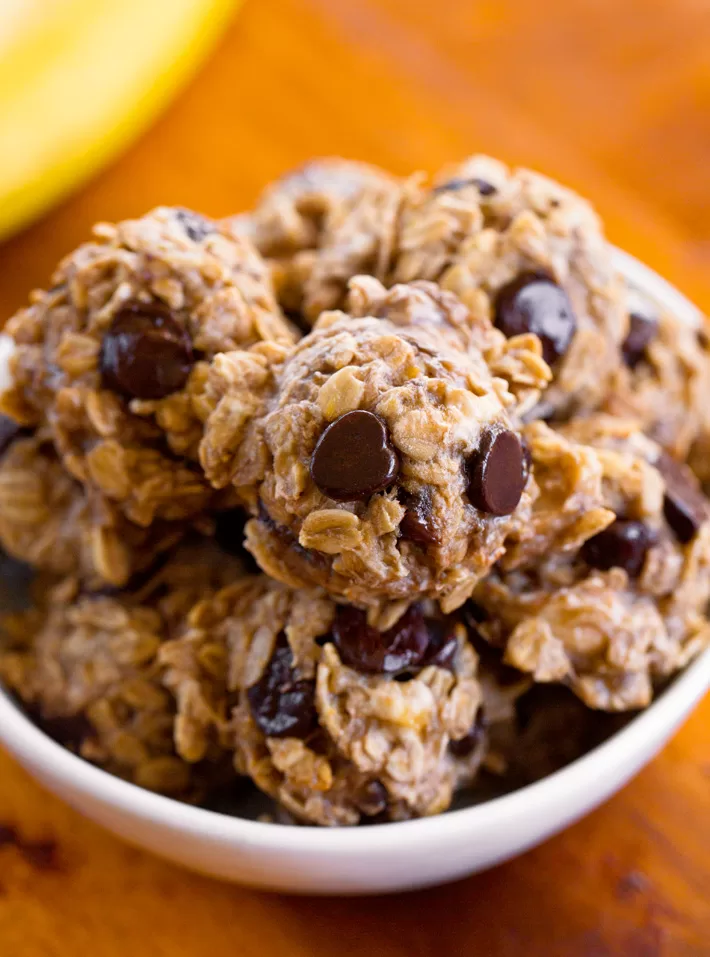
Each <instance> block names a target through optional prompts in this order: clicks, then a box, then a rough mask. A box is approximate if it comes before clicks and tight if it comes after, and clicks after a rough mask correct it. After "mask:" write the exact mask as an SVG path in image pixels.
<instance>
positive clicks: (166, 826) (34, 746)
mask: <svg viewBox="0 0 710 957" xmlns="http://www.w3.org/2000/svg"><path fill="white" fill-rule="evenodd" d="M615 255H616V257H617V262H618V266H619V268H620V270H621V271H622V272H623V274H624V275H625V277H626V278H627V280H628V281H629V283H630V284H631V285H633V286H634V287H636V288H637V289H639V290H640V291H642V292H643V293H644V294H645V295H647V296H649V297H650V298H651V299H655V300H656V301H657V302H658V303H659V304H661V305H662V306H664V307H666V308H667V309H669V310H671V311H673V312H675V313H676V314H677V315H679V316H682V317H683V318H685V320H686V321H688V322H689V323H693V324H696V323H697V322H698V317H699V313H698V310H697V309H696V308H695V307H694V306H693V305H692V304H691V303H689V302H688V300H686V299H685V298H684V297H683V296H682V295H681V294H680V293H679V292H678V291H677V290H675V289H674V288H673V287H672V286H670V285H669V284H668V283H666V282H665V281H664V280H662V279H661V278H660V277H658V276H657V275H656V274H655V273H654V272H653V271H652V270H650V269H649V268H648V267H646V266H644V265H643V264H641V263H639V262H638V261H637V260H635V259H634V258H633V257H631V256H629V255H628V254H627V253H623V252H621V251H617V252H616V253H615ZM709 687H710V650H709V651H707V652H705V653H704V654H703V655H702V656H701V657H700V658H698V659H697V660H696V661H695V662H694V663H693V664H692V665H690V666H689V667H688V668H687V669H686V670H685V672H683V673H682V674H681V675H679V676H678V677H677V678H676V679H675V680H674V681H673V683H672V684H671V686H670V687H669V688H668V689H667V690H666V691H664V692H663V694H661V695H660V697H659V698H658V699H657V700H656V702H655V703H654V704H653V705H652V706H651V707H650V708H648V709H647V710H646V711H644V712H643V713H641V714H640V715H638V716H637V717H635V718H633V719H631V720H630V721H629V723H628V724H627V725H626V727H624V728H623V730H621V731H619V732H617V733H615V734H613V735H612V736H611V737H610V738H609V739H608V740H607V741H605V742H604V743H603V744H601V745H600V746H598V747H597V748H595V749H594V750H592V751H590V752H589V753H587V754H586V755H584V756H583V757H581V758H579V759H578V760H576V761H574V762H572V763H571V764H569V765H567V766H566V767H565V768H563V769H562V770H560V771H557V772H556V773H554V774H551V775H549V776H548V777H545V778H544V779H542V780H540V781H538V782H536V783H534V784H531V785H529V786H527V787H522V788H520V789H519V790H517V791H514V792H512V793H510V794H507V795H505V796H502V797H497V798H494V799H492V800H490V801H487V802H485V803H482V804H477V805H475V806H472V807H467V808H462V809H461V810H454V811H450V812H448V813H446V814H443V815H440V816H438V817H432V818H424V819H421V820H415V821H407V822H402V823H396V824H382V825H377V826H370V827H359V828H352V829H333V830H331V829H317V828H305V827H298V826H293V825H281V824H272V823H263V822H261V821H258V820H248V819H244V818H241V817H233V816H229V815H225V814H219V813H216V812H214V811H210V810H206V809H203V808H199V807H192V806H188V805H184V804H181V803H179V802H177V801H173V800H171V799H169V798H165V797H162V796H160V795H157V794H152V793H150V792H148V791H144V790H142V789H140V788H138V787H135V786H134V785H132V784H128V783H127V782H125V781H123V780H120V779H118V778H115V777H113V776H111V775H109V774H107V773H106V772H104V771H102V770H100V769H99V768H96V767H94V766H92V765H90V764H88V763H87V762H85V761H83V760H81V759H80V758H78V757H76V756H75V755H73V754H72V753H71V752H69V751H67V750H66V749H65V748H63V747H61V746H60V745H58V744H56V743H55V742H54V741H53V740H52V739H51V738H49V737H47V735H45V734H44V733H43V732H42V731H41V730H39V728H37V727H36V726H35V725H34V724H33V723H32V722H31V721H30V720H29V719H28V718H27V717H25V715H24V714H23V713H22V712H21V711H20V709H19V708H18V707H17V706H16V705H15V703H14V702H13V701H12V699H11V698H10V697H9V695H8V694H7V693H5V692H4V691H2V689H0V740H1V741H2V742H3V744H4V745H5V746H6V747H7V749H8V750H9V751H10V752H12V753H13V754H14V755H15V756H16V757H17V759H18V760H19V761H20V762H21V763H22V764H23V765H24V766H25V767H26V768H27V769H28V770H29V771H30V772H31V773H32V774H33V775H35V777H37V778H38V779H39V780H40V781H41V782H43V783H44V784H45V785H46V786H47V787H48V788H49V789H50V790H52V791H54V792H55V793H56V794H58V795H59V796H60V797H62V798H64V799H65V800H66V801H67V802H68V803H70V804H72V805H73V806H74V807H76V808H77V809H78V810H80V811H81V812H82V813H84V814H86V815H87V816H88V817H90V818H92V819H93V820H95V821H97V822H98V823H100V824H102V825H104V826H105V827H107V828H108V829H109V830H111V831H113V832H114V833H116V834H118V835H120V836H121V837H123V838H124V839H126V840H128V841H130V842H131V843H133V844H136V845H138V846H141V847H145V848H147V849H148V850H151V851H153V852H155V853H158V854H161V855H163V856H164V857H166V858H168V859H170V860H173V861H176V862H178V863H181V864H184V865H186V866H188V867H191V868H194V869H196V870H198V871H202V872H204V873H208V874H212V875H214V876H217V877H221V878H225V879H228V880H235V881H240V882H243V883H248V884H252V885H254V886H258V887H263V888H268V889H272V890H283V891H290V892H300V893H327V894H334V893H339V894H354V893H378V892H387V891H395V890H405V889H409V888H414V887H422V886H427V885H430V884H435V883H439V882H441V881H445V880H451V879H455V878H458V877H461V876H464V875H465V874H470V873H473V872H475V871H479V870H483V869H484V868H486V867H490V866H492V865H493V864H496V863H498V862H500V861H502V860H505V859H507V858H509V857H511V856H514V855H515V854H518V853H520V852H522V851H523V850H526V849H527V848H529V847H531V846H534V845H535V844H537V843H539V842H540V841H542V840H544V839H545V838H547V837H549V836H550V835H551V834H554V833H556V832H557V831H559V830H561V829H562V828H564V827H565V826H567V825H568V824H569V823H571V822H572V821H574V820H576V819H577V818H579V817H581V816H582V815H583V814H585V813H587V812H588V811H589V810H591V809H592V808H593V807H595V806H596V805H598V804H599V803H600V802H601V801H603V800H605V799H606V798H607V797H609V796H610V795H611V794H612V793H614V792H615V791H616V790H617V789H618V788H619V787H621V786H622V785H623V784H625V783H626V782H627V781H628V780H629V779H630V778H631V777H632V776H633V775H634V774H635V773H636V772H637V771H638V770H639V769H640V768H641V767H642V766H643V765H644V764H645V763H646V762H647V761H649V760H650V759H651V758H652V757H653V756H654V755H655V754H656V753H657V751H658V750H659V749H660V748H661V747H662V746H663V744H664V743H665V742H666V741H667V740H668V738H669V737H670V736H671V734H672V733H673V732H674V731H675V729H676V728H677V727H678V725H679V724H680V723H681V722H682V721H683V719H684V718H685V717H686V716H687V715H688V713H689V712H690V711H691V710H692V708H693V707H694V706H695V704H696V703H697V702H698V701H699V699H700V698H701V697H702V696H703V695H704V693H705V692H706V691H707V690H708V688H709Z"/></svg>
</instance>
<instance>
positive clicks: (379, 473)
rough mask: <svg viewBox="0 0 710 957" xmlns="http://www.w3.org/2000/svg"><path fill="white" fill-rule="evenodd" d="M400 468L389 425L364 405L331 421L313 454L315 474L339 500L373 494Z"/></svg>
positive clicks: (322, 487) (318, 482)
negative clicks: (391, 440) (364, 407)
mask: <svg viewBox="0 0 710 957" xmlns="http://www.w3.org/2000/svg"><path fill="white" fill-rule="evenodd" d="M398 472H399V460H398V458H397V453H396V452H395V450H394V448H393V446H392V444H391V442H390V438H389V434H388V432H387V426H386V425H385V423H384V422H383V421H382V419H380V418H379V416H376V415H374V414H373V413H372V412H366V411H364V410H363V409H356V410H355V411H354V412H346V413H345V415H341V416H340V417H339V418H337V419H336V420H335V422H331V424H330V425H329V426H328V427H327V429H326V430H325V431H324V432H323V434H322V435H321V437H320V439H319V440H318V444H317V445H316V447H315V450H314V452H313V456H312V458H311V478H312V479H313V481H314V482H315V484H316V485H317V486H318V488H319V489H320V490H321V492H323V494H324V495H327V496H328V497H329V498H332V499H335V500H336V501H338V502H354V501H357V500H364V499H366V498H369V496H370V495H372V494H373V493H374V492H379V491H381V490H382V489H384V488H387V486H388V485H391V484H392V483H393V482H394V480H395V479H396V478H397V474H398Z"/></svg>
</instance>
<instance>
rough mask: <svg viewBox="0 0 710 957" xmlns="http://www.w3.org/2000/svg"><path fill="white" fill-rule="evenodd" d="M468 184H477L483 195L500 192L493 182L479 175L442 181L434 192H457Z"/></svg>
mask: <svg viewBox="0 0 710 957" xmlns="http://www.w3.org/2000/svg"><path fill="white" fill-rule="evenodd" d="M467 186H475V187H476V189H477V190H478V192H479V193H480V194H481V196H492V195H493V194H494V193H497V192H498V190H497V189H496V187H495V186H494V185H493V183H489V182H488V181H487V180H485V179H481V178H480V177H479V176H472V177H471V178H469V179H464V178H460V179H450V180H448V181H447V182H446V183H442V184H441V185H440V186H435V187H434V189H433V192H434V193H449V192H455V191H456V190H459V189H465V188H466V187H467Z"/></svg>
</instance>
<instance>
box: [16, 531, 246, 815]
mask: <svg viewBox="0 0 710 957" xmlns="http://www.w3.org/2000/svg"><path fill="white" fill-rule="evenodd" d="M240 574H241V568H240V566H239V564H238V563H237V562H235V561H233V560H232V559H230V558H228V557H225V556H224V555H223V554H222V553H221V552H219V550H218V549H215V548H214V546H212V545H211V544H210V543H208V542H201V543H197V544H194V545H185V546H183V547H182V548H180V549H178V550H177V552H176V553H175V555H174V556H173V558H172V559H171V560H170V561H169V562H168V563H167V565H165V567H164V568H162V569H161V570H160V571H159V572H158V573H156V574H155V575H153V576H151V577H150V579H148V580H147V581H146V582H145V583H144V584H143V585H142V586H141V587H140V588H137V589H133V590H131V591H124V592H117V593H115V594H101V593H97V594H93V595H90V594H85V593H82V592H81V591H79V590H78V588H77V583H76V580H75V579H66V580H64V581H63V582H62V583H60V584H59V585H56V586H54V587H53V588H52V589H51V590H50V591H48V592H47V593H46V594H45V595H44V596H43V601H42V602H41V604H40V606H39V607H37V608H35V609H33V610H32V611H30V612H26V613H22V614H20V615H18V616H15V617H8V618H6V619H5V620H4V622H3V637H2V644H1V646H0V677H2V680H3V681H4V682H5V683H6V684H7V686H8V687H9V688H10V689H11V690H13V691H14V692H15V693H16V694H17V695H18V697H19V698H20V699H21V700H22V701H23V702H24V704H25V705H26V706H27V707H28V709H29V710H30V712H31V713H32V714H33V715H35V716H36V717H37V719H38V721H39V722H40V724H41V725H42V726H43V727H45V728H46V730H47V731H48V732H49V733H50V734H52V735H53V736H55V737H57V738H58V739H59V740H60V741H61V742H62V743H63V744H66V745H68V746H71V747H72V748H73V749H74V750H77V751H78V753H79V754H81V755H82V756H83V757H85V758H86V759H87V760H90V761H92V762H93V763H95V764H98V765H100V766H101V767H103V768H106V769H107V770H109V771H111V772H112V773H114V774H118V775H120V776H121V777H125V778H128V779H129V780H132V781H134V782H135V783H136V784H139V785H141V786H143V787H147V788H149V789H151V790H155V791H161V792H163V793H166V794H171V795H174V796H180V797H183V798H190V799H194V798H195V797H197V796H198V795H199V794H201V793H202V792H203V791H204V789H205V787H206V786H208V785H209V783H210V782H211V781H212V780H214V779H215V777H216V776H217V772H218V771H219V770H220V765H219V760H216V761H213V762H212V765H211V764H210V759H211V758H212V757H213V756H212V755H205V762H203V764H202V765H201V766H200V767H199V768H195V767H194V766H193V765H191V764H188V763H187V762H185V761H183V760H182V759H181V758H180V757H179V756H178V755H177V753H176V751H175V748H174V745H173V737H174V719H175V711H176V709H175V705H174V702H173V700H172V697H171V695H170V693H169V692H168V691H167V689H166V688H165V687H164V686H163V685H162V683H161V680H160V679H161V675H160V665H159V662H158V652H159V649H160V647H161V645H162V644H163V643H164V642H165V641H166V640H167V639H168V638H169V637H170V636H171V635H172V634H174V633H175V631H176V630H177V628H178V626H179V624H180V623H181V622H182V621H184V618H185V615H186V614H187V611H188V609H189V608H190V607H191V606H192V605H193V604H194V603H195V602H196V601H197V600H198V598H203V597H204V596H206V595H208V594H210V591H211V590H214V589H215V588H218V587H221V586H223V585H224V584H225V582H226V581H229V580H233V579H234V578H235V577H238V576H239V575H240ZM217 758H219V755H218V756H217Z"/></svg>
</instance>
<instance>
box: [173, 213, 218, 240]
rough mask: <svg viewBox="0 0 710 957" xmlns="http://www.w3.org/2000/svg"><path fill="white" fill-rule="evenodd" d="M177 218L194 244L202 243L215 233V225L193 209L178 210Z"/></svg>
mask: <svg viewBox="0 0 710 957" xmlns="http://www.w3.org/2000/svg"><path fill="white" fill-rule="evenodd" d="M175 216H176V217H177V219H178V220H179V222H180V225H181V226H182V228H183V229H184V230H185V232H186V233H187V235H188V237H189V238H190V239H191V240H192V241H193V243H201V242H202V240H203V239H205V238H206V237H207V236H209V235H210V234H211V233H213V232H214V231H215V225H214V223H213V222H212V221H211V220H209V219H207V217H206V216H202V215H201V214H200V213H196V212H194V211H193V210H191V209H184V208H179V209H176V210H175Z"/></svg>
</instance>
